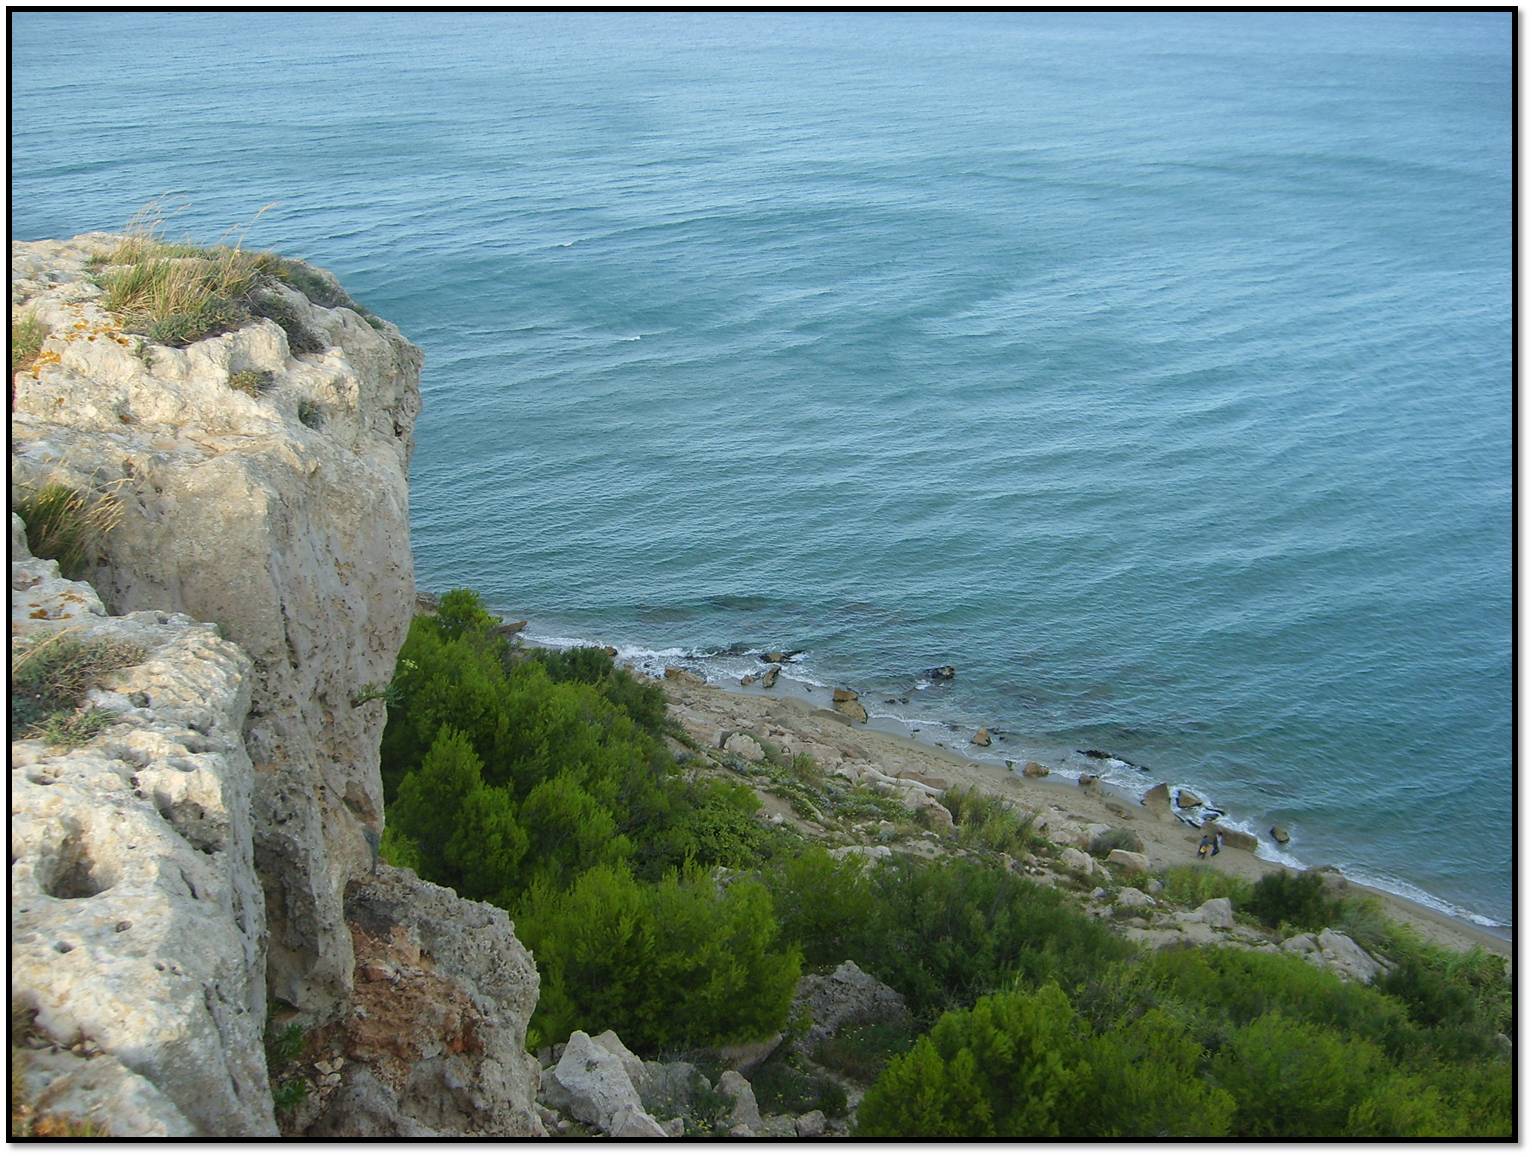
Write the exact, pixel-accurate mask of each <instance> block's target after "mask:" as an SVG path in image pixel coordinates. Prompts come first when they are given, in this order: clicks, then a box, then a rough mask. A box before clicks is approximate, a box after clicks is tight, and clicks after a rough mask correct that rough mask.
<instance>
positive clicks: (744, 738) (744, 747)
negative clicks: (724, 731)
mask: <svg viewBox="0 0 1532 1157" xmlns="http://www.w3.org/2000/svg"><path fill="white" fill-rule="evenodd" d="M723 747H724V750H725V751H730V752H733V753H734V754H735V755H737V756H739V757H740V758H741V759H743V760H745V761H746V762H747V763H760V762H761V761H762V760H763V759H765V758H766V752H765V751H764V750H763V749H762V748H761V745H760V744H759V743H757V742H756V741H755V740H754V739H752V738H750V736H748V735H746V734H745V733H744V732H743V731H739V732H736V733H735V734H733V735H731V736H729V740H728V742H727V743H725V744H724V745H723Z"/></svg>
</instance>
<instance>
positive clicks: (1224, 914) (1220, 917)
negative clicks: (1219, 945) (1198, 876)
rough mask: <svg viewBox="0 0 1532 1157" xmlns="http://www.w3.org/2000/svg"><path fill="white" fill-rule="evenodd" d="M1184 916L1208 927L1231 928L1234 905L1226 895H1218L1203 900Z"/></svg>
mask: <svg viewBox="0 0 1532 1157" xmlns="http://www.w3.org/2000/svg"><path fill="white" fill-rule="evenodd" d="M1186 918H1187V919H1188V920H1195V921H1197V922H1198V923H1200V924H1206V925H1207V926H1208V927H1209V928H1219V929H1226V928H1233V927H1234V905H1233V904H1232V903H1231V902H1230V901H1229V900H1228V898H1227V897H1223V896H1219V897H1216V898H1214V899H1212V900H1207V901H1205V902H1204V903H1203V904H1202V905H1201V907H1199V908H1197V910H1196V911H1194V912H1191V913H1188V915H1187V917H1186Z"/></svg>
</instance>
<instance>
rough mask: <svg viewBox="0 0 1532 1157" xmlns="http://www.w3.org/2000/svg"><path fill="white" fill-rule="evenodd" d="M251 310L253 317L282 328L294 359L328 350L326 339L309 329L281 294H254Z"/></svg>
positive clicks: (250, 305) (251, 299) (251, 300)
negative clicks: (261, 318) (263, 319)
mask: <svg viewBox="0 0 1532 1157" xmlns="http://www.w3.org/2000/svg"><path fill="white" fill-rule="evenodd" d="M249 309H250V312H251V314H252V315H253V316H255V317H264V318H267V319H268V320H270V321H274V322H276V323H277V325H279V326H280V327H281V328H282V332H283V333H285V334H286V335H287V348H288V351H289V352H290V353H291V354H292V355H293V356H294V357H299V356H301V355H303V354H317V353H323V352H324V350H325V349H327V348H328V346H327V344H326V342H325V339H324V338H323V337H321V336H320V335H319V334H317V333H315V332H314V331H313V330H311V329H309V327H308V325H307V323H305V322H304V320H303V318H302V317H301V316H300V315H299V313H298V310H297V309H296V308H295V307H294V306H293V304H292V303H291V302H289V301H288V300H287V299H286V298H284V297H282V296H280V295H279V294H276V293H270V292H266V293H257V294H254V295H253V296H252V297H251V298H250V301H249Z"/></svg>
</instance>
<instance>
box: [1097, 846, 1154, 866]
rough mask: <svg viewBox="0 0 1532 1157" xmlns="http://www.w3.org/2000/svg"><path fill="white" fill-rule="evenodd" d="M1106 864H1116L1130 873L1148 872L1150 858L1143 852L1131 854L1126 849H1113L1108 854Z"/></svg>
mask: <svg viewBox="0 0 1532 1157" xmlns="http://www.w3.org/2000/svg"><path fill="white" fill-rule="evenodd" d="M1106 862H1107V863H1109V864H1116V865H1118V866H1119V867H1121V868H1124V869H1126V870H1127V871H1129V872H1147V871H1148V870H1149V857H1148V856H1146V855H1144V853H1143V852H1130V851H1128V850H1127V849H1126V848H1113V849H1112V850H1111V851H1110V852H1108V853H1107V854H1106Z"/></svg>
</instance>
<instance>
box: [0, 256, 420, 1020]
mask: <svg viewBox="0 0 1532 1157" xmlns="http://www.w3.org/2000/svg"><path fill="white" fill-rule="evenodd" d="M107 248H108V243H107V241H106V239H104V238H100V237H89V236H88V237H85V238H77V239H76V240H75V241H73V242H64V243H52V242H43V243H38V244H32V245H17V246H14V247H13V250H12V282H11V301H12V311H13V313H14V312H16V311H18V309H24V310H25V311H26V312H28V313H31V314H33V315H35V316H37V317H38V318H39V319H40V320H42V321H43V322H44V323H45V324H46V325H47V326H48V327H49V330H50V331H51V336H50V338H49V339H48V342H47V344H46V347H45V349H46V351H48V352H47V354H45V358H46V359H47V360H46V361H45V364H43V365H42V367H41V368H40V369H39V370H37V371H36V372H30V373H29V372H23V373H21V374H19V375H18V376H17V379H16V383H15V387H16V389H15V396H16V401H15V411H16V412H15V418H14V422H13V426H12V472H13V473H12V485H13V486H17V485H22V486H24V485H26V484H28V483H32V482H37V481H41V480H43V479H45V478H47V477H48V476H50V475H53V474H59V473H62V474H63V475H64V476H65V477H66V478H69V479H72V480H75V481H77V482H86V483H89V484H92V485H94V486H96V487H116V488H117V495H118V497H119V499H120V500H121V501H122V502H123V504H124V506H125V509H126V512H125V515H124V517H123V518H122V520H121V522H120V523H119V525H118V527H117V529H116V530H115V531H114V532H113V534H112V535H111V537H110V539H109V540H108V542H107V543H106V557H107V559H108V562H107V565H105V566H104V567H102V568H100V569H99V570H98V571H97V572H95V573H93V574H91V575H90V576H88V577H89V578H91V579H92V581H93V583H94V585H95V587H96V589H97V591H98V592H99V593H100V595H101V598H102V600H103V602H105V604H106V606H107V607H108V608H109V609H110V610H111V611H113V612H116V613H121V612H126V611H133V610H140V609H149V608H152V609H155V610H163V611H176V612H181V613H184V614H187V615H190V616H191V617H192V618H194V619H198V620H201V621H203V622H209V623H216V624H217V625H218V627H219V629H220V630H221V631H222V633H223V634H224V637H226V638H228V639H230V640H232V641H234V642H236V643H238V644H239V645H240V646H241V647H242V648H243V649H244V650H245V652H246V653H247V654H248V655H249V656H250V657H251V659H252V660H254V676H253V688H252V696H251V699H252V709H251V715H250V719H249V720H248V723H247V725H246V745H247V748H248V750H249V754H250V759H251V762H252V763H253V764H254V766H255V772H256V783H255V810H256V821H255V848H256V862H257V865H258V867H259V869H260V872H261V876H262V878H263V879H264V881H265V882H266V897H267V905H268V912H267V920H268V927H269V929H270V939H269V943H268V967H269V969H270V987H271V992H272V995H273V996H275V997H278V998H280V999H282V1000H283V1001H286V1002H287V1003H289V1004H291V1005H293V1006H295V1007H297V1008H299V1009H302V1010H303V1011H304V1012H305V1013H307V1014H311V1015H313V1016H316V1017H320V1018H327V1017H328V1016H330V1015H332V1014H335V1013H338V1012H339V1011H340V1010H341V1008H342V1007H343V1006H344V995H345V992H346V991H347V988H348V987H349V978H350V975H351V970H352V964H353V960H352V954H351V944H350V938H349V936H348V935H347V934H346V929H345V921H344V918H343V916H342V911H341V894H342V892H343V890H344V888H345V884H346V881H347V880H349V879H351V878H353V877H354V876H356V875H357V874H358V873H359V872H360V871H362V870H365V868H366V867H367V866H368V864H369V862H370V857H369V853H368V849H367V845H366V843H365V842H364V837H363V829H364V828H373V829H376V828H378V827H380V826H381V819H382V802H383V801H382V789H381V782H380V780H379V777H378V768H377V750H378V742H379V739H380V737H381V735H382V729H383V724H384V718H385V717H384V708H383V705H382V703H380V702H377V701H373V702H370V703H366V704H363V705H361V706H358V707H353V706H352V702H353V700H354V699H356V698H357V697H358V696H359V695H360V694H361V692H362V689H363V688H364V687H366V686H367V685H368V684H382V683H386V682H387V681H388V679H389V678H390V676H391V674H392V670H393V663H394V657H395V655H396V653H397V652H398V649H399V646H400V644H401V643H402V642H403V640H404V632H405V631H406V630H407V629H408V626H409V616H410V608H411V606H412V603H413V600H414V575H413V568H412V566H411V560H410V552H409V495H408V479H407V470H408V464H409V455H410V450H411V432H412V429H413V425H414V420H415V416H416V414H417V413H418V412H419V408H420V395H419V388H418V382H419V373H420V365H421V354H420V351H419V350H418V349H416V348H415V347H414V346H412V345H410V344H409V343H408V342H407V341H405V340H404V339H403V338H402V337H401V336H400V335H399V333H398V331H397V330H395V329H393V328H392V327H387V328H385V329H383V330H378V329H374V328H373V327H372V326H371V325H369V324H368V323H367V322H365V321H363V320H362V319H361V318H360V317H359V316H357V314H355V313H354V312H352V311H351V310H349V309H333V310H332V309H324V308H322V307H320V306H315V305H312V304H310V303H309V301H308V299H307V298H305V297H304V296H303V295H302V294H299V293H296V292H293V291H282V292H284V293H285V295H286V296H287V298H288V301H289V305H290V308H291V311H292V312H293V313H294V314H295V315H296V316H297V318H298V320H299V322H300V323H301V324H302V326H303V327H304V328H305V329H307V330H308V331H310V332H311V333H312V334H314V335H315V336H316V337H318V338H319V339H320V340H321V341H323V342H324V343H326V345H327V348H326V349H325V350H324V351H323V352H322V353H319V354H311V355H306V356H304V357H301V358H295V357H293V356H292V354H291V351H290V349H289V343H288V337H287V334H286V333H285V332H284V330H283V329H282V328H281V327H280V326H278V325H277V324H276V323H275V322H272V321H258V322H254V323H252V324H250V325H248V326H245V327H244V328H242V329H240V330H238V331H237V332H234V333H228V334H223V335H221V336H217V337H213V338H208V339H206V340H203V341H199V342H196V343H194V344H193V345H191V346H189V347H187V348H186V349H169V348H166V347H163V346H152V347H149V348H148V350H147V352H146V354H144V355H140V354H139V353H138V350H139V348H140V345H141V342H140V339H138V338H136V337H134V336H132V335H126V334H123V333H122V331H121V329H120V327H119V325H118V322H117V319H115V318H114V317H113V316H112V315H111V314H108V313H107V312H105V311H104V310H103V309H101V308H100V306H99V305H98V304H97V300H96V299H97V298H98V297H99V296H100V290H99V289H97V287H96V286H95V284H94V283H93V282H92V280H91V279H90V277H89V276H88V273H87V270H86V267H85V262H86V260H87V259H88V258H89V257H90V256H91V255H92V254H93V253H96V252H104V251H106V249H107ZM54 358H56V360H54ZM245 370H249V371H256V372H258V373H259V372H262V371H264V372H265V373H268V374H270V375H271V378H270V385H269V387H268V388H267V390H266V391H265V392H264V393H262V394H261V396H259V397H249V396H246V395H245V394H244V393H241V392H239V391H237V390H235V389H232V388H231V387H230V385H229V379H230V376H231V374H235V373H238V372H240V371H245ZM305 419H306V420H307V421H305Z"/></svg>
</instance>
